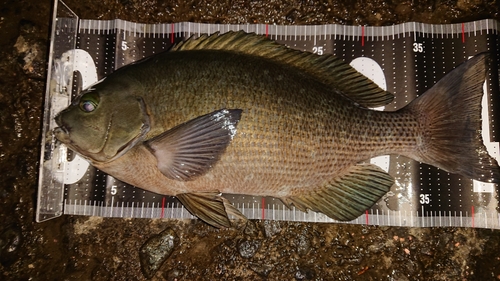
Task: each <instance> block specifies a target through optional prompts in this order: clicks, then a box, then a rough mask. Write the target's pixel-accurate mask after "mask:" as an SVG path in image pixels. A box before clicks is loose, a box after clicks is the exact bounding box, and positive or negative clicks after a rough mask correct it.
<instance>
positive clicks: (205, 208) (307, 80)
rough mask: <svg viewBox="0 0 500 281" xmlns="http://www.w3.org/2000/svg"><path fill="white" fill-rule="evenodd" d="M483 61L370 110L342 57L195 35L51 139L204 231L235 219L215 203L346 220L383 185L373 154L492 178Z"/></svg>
mask: <svg viewBox="0 0 500 281" xmlns="http://www.w3.org/2000/svg"><path fill="white" fill-rule="evenodd" d="M488 63H489V54H488V53H481V54H477V55H475V56H473V57H472V58H470V59H469V60H467V61H466V62H464V63H462V64H460V65H459V66H457V67H456V68H455V69H453V70H452V71H450V72H449V73H448V74H446V75H445V76H444V77H443V78H442V79H441V80H439V81H438V82H437V83H436V84H435V85H434V86H433V87H431V88H430V89H428V90H427V91H426V92H425V93H423V94H422V95H420V96H419V97H417V98H416V99H414V100H413V101H411V102H410V103H409V104H407V105H406V106H405V107H403V108H401V109H399V110H395V111H378V110H373V109H372V108H375V107H377V106H383V105H387V104H389V103H390V102H391V101H393V99H394V95H393V94H392V93H389V92H387V91H385V90H382V89H381V88H380V87H379V86H378V85H377V84H375V83H374V82H373V81H371V80H370V79H369V78H367V77H365V76H364V75H362V74H361V73H359V72H358V71H356V70H355V69H354V68H352V67H351V66H350V65H349V64H348V63H346V62H345V61H343V60H342V59H340V58H339V57H336V56H334V55H328V54H324V55H321V56H320V55H317V54H313V53H310V52H303V51H298V50H293V49H291V48H288V47H286V46H284V45H281V44H279V43H276V42H274V41H272V40H270V39H268V38H266V37H265V36H261V35H256V34H252V33H245V32H243V31H239V32H227V33H224V34H219V33H216V34H212V35H202V36H200V37H197V38H194V37H193V38H190V39H187V40H186V41H183V42H181V43H178V44H176V45H174V46H173V47H172V48H171V49H170V50H168V51H166V52H162V53H160V54H157V55H154V56H151V57H149V58H146V59H143V60H141V61H139V62H136V63H132V64H130V65H127V66H124V67H122V68H119V69H117V70H116V71H115V72H113V73H111V74H110V75H108V76H106V77H105V78H104V79H103V80H101V81H99V82H98V83H96V84H94V85H92V86H90V87H89V88H87V89H85V90H83V91H82V92H81V94H80V95H79V96H78V97H77V98H75V99H74V100H73V101H72V103H71V104H70V105H69V106H68V107H67V108H66V109H64V110H63V111H61V112H60V113H59V114H58V115H57V116H56V117H55V122H56V124H57V126H58V127H56V128H55V129H54V135H55V137H56V139H57V140H58V141H59V142H60V143H63V144H65V145H66V146H67V147H68V148H70V149H71V150H73V151H75V152H76V153H78V154H79V155H81V156H82V157H84V158H85V159H87V160H88V161H89V162H90V163H91V164H92V165H93V166H95V167H96V168H98V169H100V170H102V171H104V172H106V173H108V174H109V175H111V176H113V177H114V178H116V179H118V180H120V181H123V182H126V183H128V184H131V185H134V186H136V187H139V188H142V189H144V190H148V191H151V192H154V193H158V194H162V195H170V196H175V197H176V198H178V199H179V201H180V202H181V203H182V204H183V205H184V207H186V209H187V210H188V211H189V212H191V213H192V214H193V215H195V216H196V217H198V218H200V219H201V220H203V221H204V222H206V223H208V224H210V225H212V226H214V227H218V228H225V227H233V226H234V222H232V221H234V218H236V219H245V216H244V215H243V214H242V213H241V212H240V211H239V210H238V209H237V208H236V207H234V206H233V205H232V204H231V202H229V200H228V199H226V198H225V197H223V196H222V194H224V193H229V194H245V195H251V196H270V197H274V198H279V199H280V200H281V201H283V202H284V204H286V205H287V206H288V207H292V206H295V207H296V208H298V209H300V210H302V211H305V212H306V211H308V210H312V211H315V212H321V213H323V214H325V215H327V216H328V217H330V218H333V219H335V220H338V221H349V220H353V219H355V218H357V217H358V216H360V215H362V214H363V213H364V212H365V210H367V209H368V208H370V207H371V206H372V205H374V204H375V203H376V202H377V201H378V200H379V199H380V198H382V196H384V195H385V194H386V193H387V192H388V191H389V190H390V188H391V186H392V185H393V184H394V179H393V177H392V176H390V175H389V174H388V173H387V172H386V171H384V170H382V169H381V168H379V167H378V166H376V165H373V164H370V163H369V162H367V160H369V159H370V158H372V157H376V156H380V155H403V156H407V157H410V158H412V159H414V160H416V161H420V162H422V163H427V164H429V165H432V166H435V167H438V168H440V169H442V170H444V171H447V172H449V173H454V174H459V175H461V176H463V177H466V178H469V179H474V180H478V181H482V182H489V183H498V182H499V181H500V167H499V166H498V163H497V161H496V160H495V159H494V158H493V157H491V156H490V155H489V154H488V152H487V149H486V147H485V145H484V143H483V140H482V137H481V99H482V96H483V83H484V81H485V77H486V72H487V66H488Z"/></svg>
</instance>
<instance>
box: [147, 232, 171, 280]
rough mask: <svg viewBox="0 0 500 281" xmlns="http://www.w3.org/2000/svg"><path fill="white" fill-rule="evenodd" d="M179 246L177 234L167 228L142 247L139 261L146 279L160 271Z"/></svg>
mask: <svg viewBox="0 0 500 281" xmlns="http://www.w3.org/2000/svg"><path fill="white" fill-rule="evenodd" d="M177 244H178V239H177V236H176V235H175V232H174V231H173V230H172V229H170V228H167V229H165V230H164V231H162V232H161V233H160V234H158V235H155V236H153V237H151V238H149V239H148V241H146V243H144V245H142V247H141V249H140V251H139V259H140V262H141V266H142V272H143V273H144V276H146V278H151V277H153V276H154V274H155V273H156V272H157V271H158V269H159V268H160V267H161V265H162V264H163V263H164V262H165V261H166V260H167V258H168V257H169V256H170V255H171V254H172V252H173V251H174V249H175V246H177Z"/></svg>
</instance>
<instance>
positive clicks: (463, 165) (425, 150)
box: [403, 53, 500, 183]
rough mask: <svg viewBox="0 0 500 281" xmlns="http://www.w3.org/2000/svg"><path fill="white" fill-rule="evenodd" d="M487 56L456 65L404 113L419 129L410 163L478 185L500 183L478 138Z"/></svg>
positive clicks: (498, 171)
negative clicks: (470, 180)
mask: <svg viewBox="0 0 500 281" xmlns="http://www.w3.org/2000/svg"><path fill="white" fill-rule="evenodd" d="M488 61H489V55H488V54H486V53H482V54H479V55H476V56H474V57H472V58H471V59H469V60H468V61H467V62H465V63H463V64H461V65H459V66H458V67H457V68H455V69H454V70H453V71H452V72H450V73H448V74H447V75H446V76H445V77H444V78H443V79H441V80H440V81H438V83H436V85H434V86H433V87H432V88H431V89H429V90H428V91H427V92H425V93H424V94H423V95H421V96H420V97H418V98H417V99H415V100H414V101H413V102H412V103H410V104H409V105H408V106H407V107H405V108H403V110H408V111H410V112H411V114H413V115H414V116H416V118H417V120H418V124H419V130H418V131H419V134H418V136H417V150H416V152H415V153H414V155H412V157H413V158H415V159H416V160H419V161H421V162H424V163H427V164H430V165H433V166H436V167H438V168H441V169H443V170H445V171H447V172H450V173H456V174H460V175H462V176H465V177H467V178H470V179H475V180H479V181H482V182H495V183H498V182H500V167H499V166H498V163H497V161H496V160H495V159H494V158H493V157H491V156H490V155H489V154H488V152H487V149H486V147H485V145H484V144H483V139H482V136H481V125H482V122H481V100H482V96H483V84H484V81H485V76H486V69H487V63H488Z"/></svg>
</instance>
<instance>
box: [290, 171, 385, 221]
mask: <svg viewBox="0 0 500 281" xmlns="http://www.w3.org/2000/svg"><path fill="white" fill-rule="evenodd" d="M393 183H394V179H393V178H392V177H391V176H390V175H389V174H388V173H386V172H385V171H383V170H382V169H381V168H379V167H378V166H375V165H372V164H358V165H355V166H352V167H351V168H349V169H348V170H347V171H345V172H344V173H342V174H341V175H339V176H338V177H337V178H335V179H334V180H332V181H330V182H329V183H328V184H326V185H325V186H323V187H320V188H318V189H316V190H315V191H312V192H309V193H305V194H300V195H297V196H290V197H286V198H282V200H283V202H285V204H288V205H290V203H293V205H294V206H295V207H297V208H298V209H300V210H302V211H307V209H309V210H312V211H315V212H321V213H323V214H325V215H327V216H328V217H330V218H332V219H335V220H338V221H350V220H354V219H356V218H357V217H359V216H360V215H362V214H363V212H364V211H365V210H367V209H368V208H370V207H371V206H373V204H375V203H376V202H377V201H378V200H379V199H380V198H381V197H382V196H383V195H384V194H386V193H387V192H388V191H389V189H390V188H391V186H392V185H393Z"/></svg>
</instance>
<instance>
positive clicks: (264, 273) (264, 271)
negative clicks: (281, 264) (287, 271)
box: [248, 263, 273, 278]
mask: <svg viewBox="0 0 500 281" xmlns="http://www.w3.org/2000/svg"><path fill="white" fill-rule="evenodd" d="M248 266H249V267H250V269H251V270H253V271H254V272H255V273H257V274H258V275H259V276H261V277H264V278H266V277H268V276H269V273H271V271H272V270H273V266H271V265H267V264H259V263H249V264H248Z"/></svg>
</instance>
